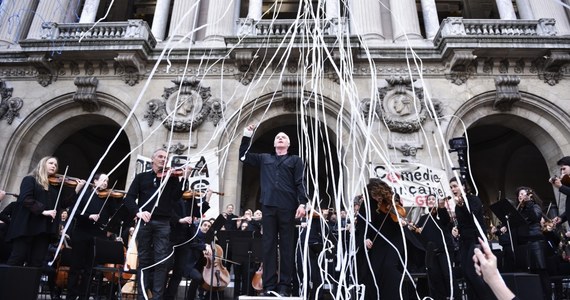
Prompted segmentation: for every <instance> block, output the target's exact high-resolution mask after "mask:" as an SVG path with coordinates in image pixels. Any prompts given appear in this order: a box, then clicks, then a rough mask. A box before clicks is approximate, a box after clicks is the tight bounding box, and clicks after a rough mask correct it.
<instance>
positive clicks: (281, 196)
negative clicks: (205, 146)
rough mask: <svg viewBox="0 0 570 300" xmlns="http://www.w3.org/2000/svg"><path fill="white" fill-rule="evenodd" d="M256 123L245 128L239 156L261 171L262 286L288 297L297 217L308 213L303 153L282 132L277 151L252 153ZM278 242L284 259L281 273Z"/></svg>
mask: <svg viewBox="0 0 570 300" xmlns="http://www.w3.org/2000/svg"><path fill="white" fill-rule="evenodd" d="M255 127H256V126H255V125H249V126H248V127H246V128H245V130H244V136H243V138H242V141H241V145H240V149H239V157H240V160H241V161H242V162H243V163H246V164H249V165H252V166H255V167H259V169H260V173H261V174H260V176H261V177H260V180H261V183H260V185H261V210H262V214H263V221H262V226H263V237H262V243H263V289H264V290H265V294H266V295H267V296H270V295H274V293H275V292H277V293H278V294H279V295H281V296H285V297H288V296H290V295H291V280H292V277H293V269H294V266H295V258H294V247H295V239H294V237H295V218H302V217H304V216H305V204H306V203H307V197H306V192H305V179H304V165H303V161H302V159H301V158H300V157H298V156H296V155H290V154H289V153H288V149H289V146H290V144H291V142H290V140H289V136H287V135H286V134H285V133H283V132H280V133H278V134H277V136H275V140H274V142H273V145H274V147H275V153H273V154H269V153H260V154H258V153H250V152H249V151H248V150H249V145H250V143H251V136H252V135H253V131H254V130H255ZM278 243H279V251H280V259H281V262H280V263H279V266H280V268H279V276H278V275H277V244H278ZM278 279H279V282H278V281H277V280H278Z"/></svg>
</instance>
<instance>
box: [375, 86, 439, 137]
mask: <svg viewBox="0 0 570 300" xmlns="http://www.w3.org/2000/svg"><path fill="white" fill-rule="evenodd" d="M386 81H387V82H388V86H386V87H383V88H379V89H378V99H379V102H378V105H379V106H380V115H381V116H382V118H383V119H384V122H385V124H386V125H387V126H388V129H390V130H391V131H395V132H401V133H410V132H415V131H418V130H419V129H420V127H421V125H422V124H423V123H424V121H425V119H426V118H427V117H428V112H427V109H426V108H425V105H424V102H423V98H424V94H423V88H421V87H412V84H413V82H414V81H415V80H413V81H412V79H410V78H409V77H391V78H389V79H387V80H386Z"/></svg>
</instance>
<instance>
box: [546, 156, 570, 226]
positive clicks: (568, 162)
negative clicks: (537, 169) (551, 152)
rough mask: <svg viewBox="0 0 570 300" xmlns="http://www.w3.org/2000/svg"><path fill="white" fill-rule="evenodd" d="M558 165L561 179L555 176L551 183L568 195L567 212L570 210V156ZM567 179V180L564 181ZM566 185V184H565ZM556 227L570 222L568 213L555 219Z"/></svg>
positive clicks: (561, 160) (557, 163) (562, 159)
mask: <svg viewBox="0 0 570 300" xmlns="http://www.w3.org/2000/svg"><path fill="white" fill-rule="evenodd" d="M556 165H558V166H559V167H560V177H558V176H554V177H552V178H550V180H549V181H550V183H551V184H552V187H554V188H555V189H558V191H559V192H560V193H562V194H564V195H566V206H565V207H566V210H568V208H570V185H568V184H567V183H568V178H570V156H564V157H563V158H561V159H560V160H558V161H557V162H556ZM562 179H565V180H562ZM565 183H566V184H565ZM553 221H554V223H555V225H557V224H561V223H564V222H566V221H568V217H567V214H566V211H564V213H562V215H560V216H559V217H556V218H554V219H553Z"/></svg>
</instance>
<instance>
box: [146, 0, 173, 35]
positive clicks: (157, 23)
mask: <svg viewBox="0 0 570 300" xmlns="http://www.w3.org/2000/svg"><path fill="white" fill-rule="evenodd" d="M169 10H170V0H158V1H157V2H156V7H155V9H154V17H153V18H152V28H151V29H150V31H151V32H152V34H153V35H154V37H155V38H156V40H157V41H163V40H164V37H165V35H166V24H167V23H168V13H169Z"/></svg>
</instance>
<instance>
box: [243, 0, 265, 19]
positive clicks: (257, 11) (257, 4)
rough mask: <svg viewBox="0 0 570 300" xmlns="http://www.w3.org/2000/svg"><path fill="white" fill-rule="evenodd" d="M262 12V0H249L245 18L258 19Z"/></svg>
mask: <svg viewBox="0 0 570 300" xmlns="http://www.w3.org/2000/svg"><path fill="white" fill-rule="evenodd" d="M262 14H263V0H249V7H248V8H247V18H248V19H252V20H256V21H259V20H261V15H262Z"/></svg>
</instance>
